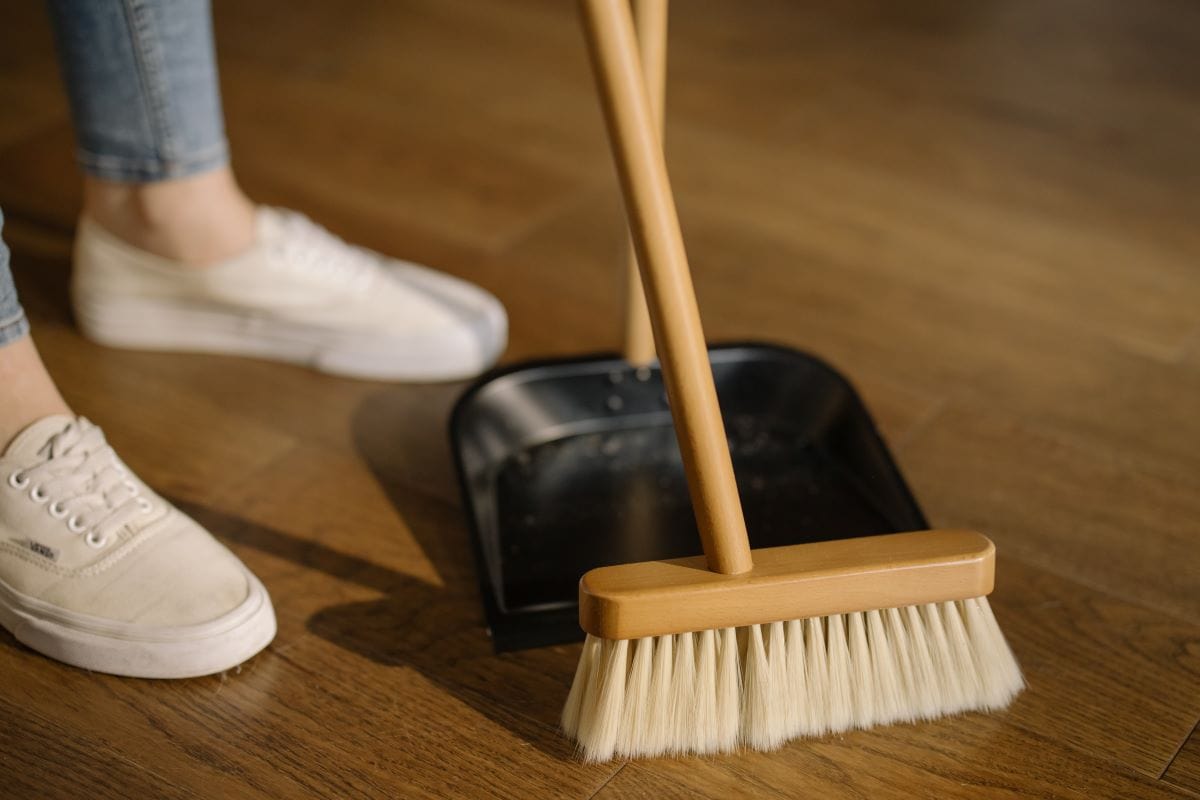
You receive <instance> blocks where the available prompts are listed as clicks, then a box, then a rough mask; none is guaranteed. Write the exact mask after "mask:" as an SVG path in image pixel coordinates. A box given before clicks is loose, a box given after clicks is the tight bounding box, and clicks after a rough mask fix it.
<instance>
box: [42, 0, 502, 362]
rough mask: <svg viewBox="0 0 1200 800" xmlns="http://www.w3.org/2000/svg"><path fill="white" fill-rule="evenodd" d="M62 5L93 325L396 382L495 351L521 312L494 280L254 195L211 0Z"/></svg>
mask: <svg viewBox="0 0 1200 800" xmlns="http://www.w3.org/2000/svg"><path fill="white" fill-rule="evenodd" d="M49 4H50V7H51V10H52V12H53V17H54V22H55V29H56V36H57V39H58V41H59V52H60V54H61V61H62V66H63V73H64V75H65V77H66V80H67V85H68V90H69V91H68V93H69V95H70V98H71V110H72V117H73V119H74V122H75V129H76V137H77V139H78V143H79V161H80V165H81V166H82V168H83V170H84V172H85V175H86V176H87V177H86V178H85V193H84V196H85V204H84V213H83V218H82V219H81V222H80V226H79V231H78V235H77V238H76V247H75V260H74V275H73V278H72V302H73V304H74V309H75V318H76V320H77V321H78V323H79V326H80V329H81V330H82V331H83V333H84V335H85V336H87V337H88V338H89V339H92V340H93V341H96V342H99V343H101V344H105V345H108V346H112V347H124V348H131V349H143V350H176V351H192V352H209V353H232V354H238V355H251V356H258V357H262V358H269V359H275V360H282V361H288V362H293V363H300V364H305V365H308V366H311V367H314V368H316V369H318V370H322V371H325V372H334V373H338V374H344V375H351V376H355V377H366V378H379V379H390V380H446V379H457V378H464V377H470V376H473V375H476V374H478V373H479V372H481V371H483V370H484V369H486V368H487V367H489V366H491V364H493V363H494V362H495V360H496V359H497V358H498V357H499V355H500V353H501V352H502V351H503V349H504V345H505V342H506V338H507V330H508V320H507V317H506V315H505V312H504V307H503V306H502V305H501V304H500V303H499V301H498V300H496V298H494V297H492V296H491V295H490V294H488V293H487V292H485V291H483V290H481V289H479V288H478V287H475V286H472V285H470V284H468V283H466V282H464V281H460V280H457V279H455V278H451V277H450V276H447V275H444V274H442V273H439V272H436V271H434V270H430V269H428V268H424V267H421V266H419V265H415V264H410V263H406V262H400V261H396V260H393V259H388V258H385V257H383V256H381V255H379V254H377V253H371V252H369V251H366V250H363V249H362V248H358V247H352V246H350V245H348V244H347V243H345V242H343V241H341V240H340V239H337V238H336V237H334V236H332V235H331V234H329V233H328V232H326V231H325V230H324V229H322V228H320V227H319V226H317V225H315V224H313V223H311V222H310V221H309V220H307V219H306V218H304V217H303V216H302V215H300V214H297V213H295V212H291V211H286V210H283V209H268V208H261V207H256V206H255V205H254V204H253V203H251V202H250V201H249V200H248V199H247V198H246V196H245V195H244V194H243V193H242V191H241V189H240V188H238V185H237V181H236V180H235V179H234V176H233V173H232V172H231V171H230V168H229V163H228V152H227V148H226V144H225V134H224V121H223V118H222V112H221V98H220V94H219V91H218V86H217V68H216V62H215V48H214V45H213V39H212V23H211V17H210V9H209V4H208V0H49ZM197 268H203V269H197Z"/></svg>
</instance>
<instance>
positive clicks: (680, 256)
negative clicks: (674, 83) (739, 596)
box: [581, 0, 754, 575]
mask: <svg viewBox="0 0 1200 800" xmlns="http://www.w3.org/2000/svg"><path fill="white" fill-rule="evenodd" d="M581 3H582V8H583V19H584V27H585V29H586V32H587V39H588V45H589V49H590V51H591V55H592V64H593V67H594V69H595V73H596V79H597V82H598V84H599V87H600V98H601V101H602V102H601V104H602V106H603V107H604V116H605V119H606V121H607V123H608V133H609V139H610V140H611V142H612V146H613V152H614V155H615V157H616V162H617V172H618V174H619V175H620V178H621V189H622V192H623V194H624V197H625V208H626V211H627V214H628V216H629V226H630V229H631V232H632V234H633V242H634V246H635V247H636V249H637V255H638V264H639V265H640V268H641V275H642V285H643V286H644V287H645V289H646V299H647V300H648V305H649V308H650V319H651V322H652V327H653V329H654V342H655V344H656V345H657V347H658V356H659V360H660V361H661V362H662V370H663V376H664V378H665V382H666V385H667V394H668V397H669V398H670V400H671V412H672V417H673V418H674V421H675V434H676V436H677V437H678V439H679V449H680V452H681V453H682V454H683V466H684V470H685V472H686V473H687V481H688V490H689V492H690V493H691V497H692V507H693V508H694V509H695V512H696V523H697V525H698V527H699V528H700V538H701V539H702V540H703V543H704V555H705V556H706V557H707V561H708V568H709V569H710V570H712V571H713V572H720V573H723V574H726V575H736V574H740V573H743V572H747V571H748V570H750V569H751V568H752V567H753V566H754V563H753V561H752V560H751V558H750V540H749V538H748V537H747V535H746V523H745V520H744V519H743V517H742V505H741V502H740V500H739V499H738V493H737V483H736V481H735V480H734V475H733V462H732V460H731V459H730V457H729V446H728V444H727V443H726V441H725V426H724V425H723V424H722V422H721V410H720V408H719V407H718V405H717V390H716V386H714V384H713V377H712V367H711V365H710V364H709V361H708V347H707V346H706V345H705V342H704V332H703V331H702V330H701V328H700V312H699V310H698V309H697V307H696V294H695V291H694V290H693V288H692V278H691V274H690V273H689V271H688V264H687V254H686V253H685V252H684V249H683V236H682V234H681V233H680V230H679V218H678V217H677V216H676V213H675V201H674V199H673V198H672V196H671V186H670V183H669V181H668V180H667V167H666V163H665V162H664V160H663V151H662V145H661V144H660V143H659V140H658V133H657V131H656V130H655V126H654V116H653V114H652V113H651V110H650V101H649V100H648V98H647V96H646V86H645V83H644V82H643V79H642V74H641V73H642V71H641V65H640V64H639V63H638V55H637V50H636V48H635V46H634V33H633V20H632V19H631V18H630V14H629V7H628V5H627V4H626V0H581Z"/></svg>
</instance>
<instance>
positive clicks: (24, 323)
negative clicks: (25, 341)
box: [0, 311, 29, 347]
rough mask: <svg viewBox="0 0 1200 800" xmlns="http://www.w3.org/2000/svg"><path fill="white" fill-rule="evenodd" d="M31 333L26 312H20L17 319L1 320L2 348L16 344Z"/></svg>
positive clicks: (0, 336) (0, 343)
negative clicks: (12, 343)
mask: <svg viewBox="0 0 1200 800" xmlns="http://www.w3.org/2000/svg"><path fill="white" fill-rule="evenodd" d="M28 333H29V320H27V319H25V312H24V311H18V312H17V315H16V316H15V317H10V318H8V319H4V320H0V347H3V346H4V345H6V344H9V343H11V342H15V341H16V340H17V339H20V338H22V337H24V336H26V335H28Z"/></svg>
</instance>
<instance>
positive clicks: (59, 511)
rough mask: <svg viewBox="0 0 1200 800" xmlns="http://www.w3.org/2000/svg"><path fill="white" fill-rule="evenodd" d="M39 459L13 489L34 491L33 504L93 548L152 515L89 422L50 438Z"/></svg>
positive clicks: (75, 424)
mask: <svg viewBox="0 0 1200 800" xmlns="http://www.w3.org/2000/svg"><path fill="white" fill-rule="evenodd" d="M38 454H39V455H44V456H45V460H44V461H41V462H40V463H38V464H36V465H34V466H32V467H27V468H25V469H23V470H20V471H19V472H15V473H13V475H12V476H11V477H10V478H9V482H10V484H12V485H13V486H22V487H23V486H30V487H31V488H30V490H29V497H30V499H31V500H33V501H34V502H37V503H46V504H47V506H48V508H49V511H50V515H51V516H53V517H56V518H59V519H63V520H65V522H66V525H67V528H68V529H69V530H70V531H71V532H73V533H79V534H85V535H86V541H87V543H88V544H89V545H91V546H92V547H95V548H101V547H104V545H105V544H107V543H108V540H109V537H110V536H111V535H112V534H113V532H115V531H117V530H120V529H121V528H122V527H124V526H125V525H127V524H129V523H130V522H132V521H133V520H135V519H136V518H138V517H139V516H141V515H143V514H149V513H150V512H151V511H153V508H154V506H153V504H152V503H151V502H150V501H149V500H148V499H147V498H145V497H142V496H140V489H139V488H138V486H137V484H136V483H134V482H133V481H131V480H129V470H128V468H126V467H125V465H124V464H122V463H121V460H120V459H119V458H117V454H116V453H115V452H114V451H113V449H112V446H111V445H109V444H108V443H107V442H106V441H105V439H104V433H103V432H102V431H101V430H100V428H98V427H96V426H95V425H93V424H91V423H90V422H88V421H87V420H86V419H83V418H80V419H79V420H78V421H77V422H72V423H70V424H69V425H67V427H66V428H64V429H63V430H62V431H60V432H59V433H56V434H55V435H54V436H52V437H50V440H49V441H48V442H47V443H46V444H45V445H44V446H43V447H42V449H41V450H39V451H38Z"/></svg>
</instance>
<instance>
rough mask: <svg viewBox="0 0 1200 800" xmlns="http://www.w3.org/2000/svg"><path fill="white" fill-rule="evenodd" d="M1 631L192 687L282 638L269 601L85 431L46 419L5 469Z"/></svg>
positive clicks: (91, 429)
mask: <svg viewBox="0 0 1200 800" xmlns="http://www.w3.org/2000/svg"><path fill="white" fill-rule="evenodd" d="M0 624H2V625H3V626H4V627H5V628H6V629H7V630H8V631H9V632H10V633H11V634H12V635H13V636H15V637H16V638H17V640H18V641H20V642H22V643H24V644H25V645H27V646H29V647H31V648H33V649H34V650H36V651H38V652H39V653H42V654H44V655H47V656H50V657H51V658H55V659H58V660H59V661H64V662H66V663H68V664H73V665H74V666H77V667H83V668H85V669H91V670H96V671H97V672H109V673H112V674H114V675H129V676H133V677H138V678H187V677H192V676H195V675H209V674H211V673H214V672H220V671H222V670H226V669H229V668H231V667H234V666H237V665H238V664H240V663H242V662H243V661H245V660H246V659H248V658H250V657H251V656H253V655H254V654H255V653H257V652H259V651H260V650H262V649H263V648H264V647H266V646H267V644H268V643H270V641H271V639H273V638H274V637H275V612H274V610H273V609H272V608H271V600H270V598H269V597H267V592H266V589H264V588H263V586H262V584H261V583H259V581H258V579H257V578H256V577H254V575H253V574H251V573H250V571H249V570H248V569H246V567H245V566H243V565H242V562H241V561H239V560H238V559H237V557H236V556H234V555H233V553H231V552H229V551H228V550H227V549H225V547H223V546H222V545H221V544H220V543H218V542H217V540H216V539H214V538H213V537H212V536H211V535H210V534H209V533H208V531H206V530H204V529H203V528H201V527H200V526H199V525H198V524H196V523H195V522H193V521H192V520H191V519H189V518H188V517H186V516H184V515H183V514H182V513H181V512H179V511H178V510H177V509H175V508H174V507H173V506H171V504H170V503H168V502H166V501H165V500H163V499H162V498H161V497H158V496H157V495H156V494H155V493H154V492H152V491H151V490H150V489H149V488H148V487H147V486H146V485H145V484H144V483H142V482H141V481H140V480H138V479H137V477H136V476H134V475H133V473H131V472H130V471H129V469H128V468H127V467H126V466H125V465H124V464H122V463H121V461H120V459H119V458H117V455H116V453H114V452H113V449H112V447H110V446H109V445H108V444H107V443H106V442H105V441H104V434H103V433H102V432H101V431H100V429H99V428H97V427H96V426H95V425H93V424H92V423H90V422H88V421H87V420H86V419H84V418H82V417H79V418H78V419H75V418H72V417H66V416H53V417H46V418H45V419H42V420H39V421H38V422H35V423H34V424H33V425H31V426H29V427H28V428H26V429H25V430H24V431H22V432H21V434H20V435H18V436H17V438H16V439H14V440H13V442H12V443H11V444H10V445H9V446H8V449H7V450H5V452H4V454H3V455H0Z"/></svg>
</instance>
